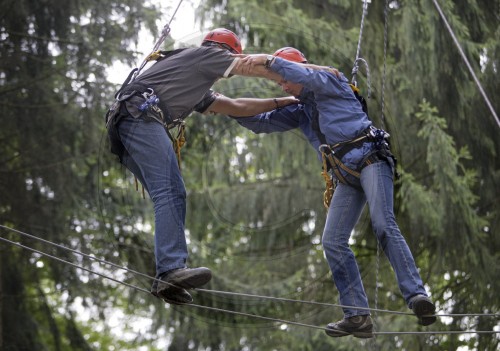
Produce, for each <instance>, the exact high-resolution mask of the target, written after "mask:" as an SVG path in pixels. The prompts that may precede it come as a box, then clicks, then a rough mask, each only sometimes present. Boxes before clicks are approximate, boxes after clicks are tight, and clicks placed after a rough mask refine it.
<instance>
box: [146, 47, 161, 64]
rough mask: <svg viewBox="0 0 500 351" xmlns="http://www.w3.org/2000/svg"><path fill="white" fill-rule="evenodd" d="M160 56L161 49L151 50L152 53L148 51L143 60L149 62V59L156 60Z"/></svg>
mask: <svg viewBox="0 0 500 351" xmlns="http://www.w3.org/2000/svg"><path fill="white" fill-rule="evenodd" d="M160 57H161V51H160V50H158V51H153V52H152V53H150V54H149V55H148V57H146V59H145V61H146V62H149V61H156V60H158V59H159V58H160Z"/></svg>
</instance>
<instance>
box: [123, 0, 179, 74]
mask: <svg viewBox="0 0 500 351" xmlns="http://www.w3.org/2000/svg"><path fill="white" fill-rule="evenodd" d="M182 1H183V0H179V3H178V5H177V8H176V9H175V11H174V14H173V15H172V17H171V18H170V21H169V22H168V23H167V24H165V26H164V27H163V29H162V31H161V35H160V37H159V38H158V40H157V41H156V43H155V45H154V47H153V50H152V51H151V53H150V54H149V55H148V56H146V58H145V59H144V61H142V64H141V66H140V67H139V69H138V70H137V71H135V72H134V75H133V76H132V79H131V82H133V81H134V80H135V78H136V77H137V76H138V75H139V73H140V72H141V71H142V69H143V68H144V66H146V64H147V63H148V62H149V61H150V60H151V58H152V57H154V56H155V54H156V52H157V51H158V49H159V48H160V45H161V44H162V43H163V42H164V41H165V39H166V38H167V37H168V35H169V34H170V24H171V23H172V21H173V20H174V17H175V15H176V14H177V10H179V7H180V6H181V4H182Z"/></svg>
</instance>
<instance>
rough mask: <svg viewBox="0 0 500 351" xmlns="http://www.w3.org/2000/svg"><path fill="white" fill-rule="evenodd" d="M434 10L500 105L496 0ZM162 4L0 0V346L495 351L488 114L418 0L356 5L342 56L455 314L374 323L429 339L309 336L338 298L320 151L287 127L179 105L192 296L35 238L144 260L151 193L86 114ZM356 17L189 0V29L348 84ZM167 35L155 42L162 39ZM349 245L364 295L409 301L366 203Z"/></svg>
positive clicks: (104, 102) (105, 97) (341, 3)
mask: <svg viewBox="0 0 500 351" xmlns="http://www.w3.org/2000/svg"><path fill="white" fill-rule="evenodd" d="M439 4H440V6H441V8H442V10H443V13H444V14H445V16H446V18H447V20H448V21H449V23H450V25H451V27H452V28H453V30H454V32H455V35H456V36H457V38H458V40H459V42H460V44H461V46H462V48H463V49H464V52H465V54H466V56H467V58H468V60H469V61H470V62H471V65H472V68H473V70H474V72H475V73H476V75H477V76H478V77H479V80H480V82H481V85H482V86H483V87H484V90H485V91H486V93H487V94H488V96H489V98H490V99H491V101H492V105H493V108H494V110H495V111H500V101H499V99H498V92H499V91H500V86H499V85H500V84H499V82H500V79H499V64H500V62H499V57H500V55H499V53H500V1H499V0H494V1H492V0H475V1H452V0H439ZM176 6H177V3H176V4H172V5H170V6H169V7H165V8H163V9H160V8H158V7H155V6H154V5H152V4H151V3H149V2H140V1H132V0H123V1H120V2H117V1H114V0H99V1H97V0H67V1H65V2H64V4H61V2H60V1H56V0H44V1H33V0H17V1H14V0H3V1H2V2H1V4H0V57H1V61H0V126H1V127H0V225H1V227H0V238H1V239H2V241H1V242H0V350H5V351H7V350H8V351H13V350H30V351H35V350H57V351H59V350H61V351H62V350H72V351H74V350H169V351H173V350H314V351H318V350H359V349H362V348H369V349H372V350H396V349H397V350H481V351H482V350H497V349H498V346H499V342H500V336H499V334H498V332H499V331H500V323H499V319H498V310H499V306H500V294H499V293H498V291H499V290H500V284H499V279H498V277H499V276H500V265H499V252H500V251H499V248H500V235H499V234H498V233H499V230H500V220H499V219H500V201H499V195H500V194H499V190H498V189H499V181H500V167H499V164H500V158H499V156H498V153H499V151H500V138H499V136H500V133H499V131H500V128H499V125H498V123H497V121H496V120H495V118H494V116H493V114H492V112H491V111H490V109H489V108H488V106H487V104H486V103H485V100H484V99H483V97H482V95H481V94H480V93H479V90H478V87H477V85H476V84H475V82H474V80H473V79H472V76H471V74H470V72H469V71H468V70H467V67H466V65H465V63H464V60H463V59H462V57H461V56H460V55H459V52H458V50H457V47H456V46H455V44H454V43H453V40H452V39H451V36H450V33H449V32H448V31H447V30H446V27H445V25H444V23H443V20H442V19H441V18H440V16H439V14H438V12H437V10H436V7H435V4H434V1H433V0H414V1H404V0H394V1H387V2H384V1H371V2H370V3H369V6H368V11H367V15H366V18H365V22H364V31H363V36H362V45H361V51H360V56H361V57H363V58H364V59H366V61H367V62H368V64H369V68H370V71H369V72H370V76H369V78H370V79H369V80H368V75H367V74H366V70H365V68H364V66H361V68H360V72H359V74H358V76H357V78H358V84H359V86H360V88H361V89H362V93H363V94H364V95H365V96H367V95H368V90H370V95H371V97H370V99H368V106H369V110H370V116H371V118H372V119H373V120H374V122H375V124H376V125H377V126H380V127H384V128H385V129H386V130H387V131H388V132H389V133H390V134H391V142H392V146H393V150H394V152H395V154H396V156H397V157H398V160H399V171H400V173H401V174H402V177H401V179H400V180H399V181H398V182H397V183H396V194H395V200H396V206H395V209H396V212H397V218H398V222H399V225H400V227H401V229H402V232H403V234H404V235H405V237H406V239H407V241H408V243H409V245H410V247H411V250H412V252H413V254H414V256H415V259H416V261H417V265H418V267H419V268H420V272H421V274H422V277H423V279H424V281H425V282H426V284H427V287H428V289H429V291H430V293H431V294H432V298H433V300H434V301H435V302H436V303H437V306H438V310H439V311H440V313H442V314H447V315H449V314H453V316H442V317H440V318H438V323H436V324H435V325H432V326H430V327H427V328H423V327H420V326H418V324H417V323H416V319H415V318H414V317H413V316H411V315H405V314H393V313H387V312H376V311H374V312H373V314H374V318H375V320H376V328H377V331H379V332H424V331H434V332H436V333H427V334H426V333H423V334H389V335H384V334H382V335H378V336H377V337H376V338H375V339H373V340H368V341H366V340H360V339H353V338H351V337H348V338H341V339H332V338H329V337H327V336H326V335H325V334H324V332H323V331H322V330H320V328H321V327H323V326H324V325H326V324H327V323H329V322H332V321H335V320H337V319H339V318H341V317H342V313H341V310H340V309H339V308H338V307H336V306H334V305H333V304H335V303H337V301H338V296H337V291H336V289H335V287H334V285H333V282H332V280H331V275H330V272H329V270H328V267H327V264H326V261H325V259H324V256H323V251H322V248H321V234H322V228H323V223H324V221H325V210H324V208H323V205H322V193H323V187H324V183H323V179H322V177H321V175H320V171H321V169H320V163H319V162H318V160H317V158H316V156H315V151H314V150H313V149H312V148H311V147H310V146H309V145H308V143H307V142H306V140H305V138H304V137H303V136H302V135H301V134H300V133H299V132H298V131H291V132H287V133H278V134H271V135H255V134H252V133H251V132H248V131H246V130H245V129H243V128H241V127H239V126H238V125H237V123H235V122H234V121H233V120H231V119H230V118H227V117H225V116H202V115H199V114H193V115H192V116H191V117H190V118H188V119H187V130H188V132H187V144H186V146H185V147H184V148H183V151H182V173H183V176H184V179H185V183H186V187H187V189H188V214H187V223H186V228H187V236H188V241H189V250H190V261H189V264H190V265H192V266H199V265H203V266H207V267H210V268H211V269H212V271H213V273H214V279H213V280H212V281H211V282H210V284H209V285H207V289H210V290H212V292H209V291H198V292H193V295H194V298H195V303H196V304H197V305H199V306H180V307H179V306H170V305H168V304H164V303H163V302H162V301H160V300H158V299H155V298H154V297H152V296H151V295H149V294H148V293H147V290H149V286H150V285H151V279H148V278H147V277H144V276H141V275H138V274H134V273H130V272H128V271H124V270H120V269H117V268H116V267H113V266H110V265H106V264H102V263H99V262H96V261H95V260H91V259H89V258H88V257H85V256H82V255H79V254H77V253H75V252H71V251H68V250H64V249H62V248H60V247H55V246H53V245H51V244H50V243H47V242H41V241H40V240H36V238H43V239H44V240H47V241H49V242H53V243H57V244H59V245H63V246H64V247H67V248H71V249H73V250H77V251H78V252H83V253H85V254H87V255H93V256H95V257H97V258H100V259H104V260H107V261H110V262H113V263H115V264H117V265H120V266H126V267H128V268H129V269H133V270H135V271H138V272H142V273H144V274H146V275H147V276H153V275H154V257H153V236H152V235H153V234H152V233H153V229H152V223H153V221H152V219H153V213H152V206H151V204H150V201H149V199H148V198H147V194H146V198H145V199H143V198H142V194H141V191H140V189H139V191H136V190H135V185H134V178H133V177H132V176H131V174H130V173H129V172H128V171H126V170H125V169H124V168H122V167H120V165H119V164H118V162H117V161H116V160H115V159H114V157H112V156H111V155H110V154H109V152H108V146H107V145H106V134H105V126H104V114H105V111H106V109H107V108H108V106H109V105H110V103H111V102H112V99H113V94H114V92H115V91H116V89H117V87H118V86H117V85H116V84H112V83H111V82H110V81H109V79H108V75H109V70H110V67H112V66H113V64H114V63H115V62H117V61H121V62H123V63H124V64H125V65H128V66H129V67H130V68H132V67H135V66H137V65H138V64H139V63H140V62H141V61H142V60H143V59H144V57H143V56H142V55H141V54H140V53H139V52H137V44H138V40H139V35H138V33H139V32H140V29H141V28H147V29H149V30H150V38H151V40H150V41H151V48H152V44H153V43H154V42H155V40H156V39H157V38H158V36H159V33H160V31H161V29H162V28H163V26H164V24H165V23H167V21H168V20H169V19H170V17H171V15H172V14H173V11H174V9H175V7H176ZM181 6H190V4H189V3H185V4H182V5H181ZM386 6H387V19H388V22H387V27H386V26H385V25H384V23H385V21H384V9H385V8H386ZM362 10H363V2H362V1H347V0H327V1H319V0H313V1H309V2H304V1H284V0H272V1H257V0H232V1H220V0H207V1H200V3H199V6H198V7H197V9H196V19H197V26H198V28H193V30H192V32H193V34H194V36H193V37H198V39H199V38H201V35H202V34H203V33H205V32H206V31H207V29H209V28H213V27H219V26H221V27H226V28H229V29H232V30H233V31H235V32H236V33H237V34H238V35H239V36H240V37H241V38H242V39H243V42H244V47H245V52H247V53H254V52H266V53H272V52H274V51H275V50H276V49H278V48H280V47H283V46H294V47H297V48H299V49H300V50H302V51H303V52H304V53H305V54H306V56H307V57H308V59H309V60H310V61H311V62H313V63H317V64H321V65H330V66H334V67H337V68H339V69H340V70H341V71H343V72H344V73H345V74H346V75H347V76H348V77H350V73H351V70H352V68H353V62H354V58H355V55H356V49H357V44H358V37H359V33H360V20H361V14H362ZM199 28H202V29H203V30H200V29H199ZM385 29H387V37H386V38H387V40H386V41H385V42H386V44H387V50H384V31H385ZM174 30H175V29H174ZM153 38H154V39H153ZM141 40H144V39H143V38H142V39H141ZM148 43H149V41H148ZM140 44H141V45H143V44H144V43H140ZM188 44H189V43H188ZM185 45H186V43H179V42H174V41H173V40H172V39H171V38H169V39H167V41H166V42H165V43H164V45H163V46H162V49H169V48H173V47H180V46H185ZM384 72H385V74H384ZM125 75H126V73H125ZM123 79H125V76H124V77H123ZM193 84H196V82H193ZM216 90H217V91H219V92H221V93H223V94H225V95H227V96H231V97H241V96H257V97H269V96H278V95H281V94H282V92H281V91H280V89H279V88H278V87H277V86H276V85H275V84H274V83H272V82H267V81H264V80H261V79H249V78H239V77H234V78H231V79H229V80H224V81H221V82H218V83H217V85H216ZM382 106H383V110H382ZM27 234H29V235H33V236H35V237H36V238H33V237H30V236H28V235H27ZM5 240H8V241H5ZM14 243H19V244H21V245H24V246H27V247H30V248H33V249H35V250H40V251H43V252H45V253H47V254H50V255H52V256H54V257H57V258H60V259H62V260H65V261H68V262H71V263H73V264H75V265H78V266H81V267H84V268H86V269H87V271H86V270H82V269H78V268H75V267H74V266H71V265H69V264H67V263H64V262H61V261H58V260H56V259H54V258H51V257H48V256H46V255H42V254H40V253H37V252H33V251H31V250H29V249H27V248H23V247H19V246H16V245H15V244H14ZM351 244H352V247H353V250H354V251H355V253H356V256H357V258H358V262H359V265H360V269H361V272H362V275H363V279H364V283H365V288H366V290H367V293H368V295H369V298H370V304H371V307H377V308H379V309H384V310H390V311H401V312H409V310H408V309H407V307H406V306H405V304H404V301H403V299H402V297H401V294H400V292H399V290H398V288H397V284H396V281H395V277H394V274H393V272H392V270H391V268H390V266H389V264H388V262H387V259H386V258H385V256H383V254H381V253H378V250H377V244H376V241H375V239H374V236H373V234H372V231H371V228H370V221H369V216H368V214H367V213H366V212H365V213H364V214H363V215H362V218H361V221H360V223H359V225H358V226H357V227H356V230H355V232H354V233H353V236H352V240H351ZM89 271H91V272H97V273H100V274H101V275H104V276H107V277H111V278H113V279H114V280H110V279H107V278H105V277H103V276H99V275H96V274H93V273H90V272H89ZM121 282H125V283H127V284H130V285H129V286H126V285H123V284H121ZM214 291H219V292H220V291H227V292H235V293H245V294H253V295H259V296H271V297H277V298H284V299H294V300H302V301H316V302H322V303H324V304H323V305H317V304H308V303H304V302H300V303H294V302H290V301H283V300H272V299H265V298H256V297H249V296H237V295H236V296H235V295H226V294H220V293H216V292H214ZM328 304H330V305H328ZM200 306H208V307H213V308H220V309H229V310H235V311H241V312H245V313H252V314H256V315H259V316H267V317H271V318H276V319H282V320H287V321H295V322H297V323H303V324H307V325H311V326H319V327H320V328H310V327H302V326H297V325H293V324H286V323H280V322H272V321H269V320H263V319H257V318H251V317H244V316H238V315H231V314H228V313H224V312H218V311H214V310H208V309H206V308H203V307H200ZM492 313H493V314H494V313H497V316H496V317H491V316H487V315H486V314H492ZM475 314H479V315H475ZM450 330H452V331H457V330H458V331H459V330H467V331H470V330H481V331H489V332H490V333H484V334H483V333H482V334H474V333H462V334H460V333H456V334H452V333H447V331H450ZM493 331H494V332H496V333H493Z"/></svg>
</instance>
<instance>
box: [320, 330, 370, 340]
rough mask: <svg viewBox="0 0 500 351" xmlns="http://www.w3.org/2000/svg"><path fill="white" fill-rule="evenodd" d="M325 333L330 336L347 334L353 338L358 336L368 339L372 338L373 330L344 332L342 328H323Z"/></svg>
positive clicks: (339, 336) (337, 336)
mask: <svg viewBox="0 0 500 351" xmlns="http://www.w3.org/2000/svg"><path fill="white" fill-rule="evenodd" d="M325 332H326V335H328V336H331V337H332V338H341V337H343V336H349V335H352V336H354V337H355V338H360V339H370V338H373V332H352V333H350V332H346V331H343V330H338V329H335V330H334V329H326V330H325Z"/></svg>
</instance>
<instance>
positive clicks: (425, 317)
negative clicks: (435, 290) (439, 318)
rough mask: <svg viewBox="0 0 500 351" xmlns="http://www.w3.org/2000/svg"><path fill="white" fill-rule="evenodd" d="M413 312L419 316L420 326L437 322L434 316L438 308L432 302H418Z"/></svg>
mask: <svg viewBox="0 0 500 351" xmlns="http://www.w3.org/2000/svg"><path fill="white" fill-rule="evenodd" d="M413 312H414V313H415V314H416V315H417V317H418V324H420V325H423V326H427V325H431V324H433V323H434V322H436V316H433V314H434V313H436V306H434V304H433V303H432V302H430V301H427V300H422V301H417V302H416V303H415V305H414V306H413Z"/></svg>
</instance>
